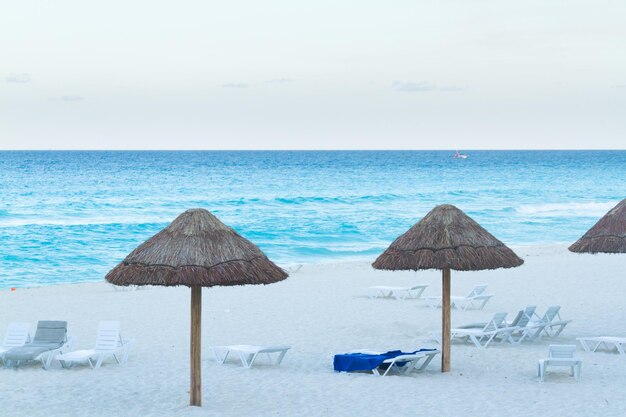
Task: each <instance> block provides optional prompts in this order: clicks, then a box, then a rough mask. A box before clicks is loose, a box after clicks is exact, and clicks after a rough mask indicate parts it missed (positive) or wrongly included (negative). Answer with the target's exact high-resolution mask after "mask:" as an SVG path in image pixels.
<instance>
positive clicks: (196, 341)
mask: <svg viewBox="0 0 626 417" xmlns="http://www.w3.org/2000/svg"><path fill="white" fill-rule="evenodd" d="M201 323H202V287H201V286H199V285H195V286H193V287H191V338H190V343H189V345H190V354H191V362H190V375H191V387H190V389H189V405H191V406H197V407H201V406H202V377H201V373H200V367H201V363H200V349H201V347H200V335H201V333H200V332H201V329H202V326H201Z"/></svg>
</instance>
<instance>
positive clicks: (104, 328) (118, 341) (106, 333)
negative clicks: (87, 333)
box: [55, 321, 132, 369]
mask: <svg viewBox="0 0 626 417" xmlns="http://www.w3.org/2000/svg"><path fill="white" fill-rule="evenodd" d="M131 345H132V341H131V340H130V339H122V336H121V334H120V322H119V321H101V322H100V324H99V325H98V333H97V334H96V344H95V346H94V348H93V349H88V350H75V351H72V352H67V353H63V354H60V355H57V356H55V359H56V360H58V361H59V362H60V363H61V366H63V367H64V368H70V367H71V366H72V365H74V364H75V363H89V366H91V369H98V368H100V366H101V365H102V362H103V361H104V360H105V359H107V358H108V357H111V356H112V357H113V358H115V360H116V362H117V363H118V364H123V363H126V361H127V360H128V353H129V351H130V347H131Z"/></svg>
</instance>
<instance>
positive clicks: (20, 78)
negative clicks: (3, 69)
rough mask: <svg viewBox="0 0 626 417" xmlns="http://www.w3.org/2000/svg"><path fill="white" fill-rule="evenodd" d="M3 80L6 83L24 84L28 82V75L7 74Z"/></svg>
mask: <svg viewBox="0 0 626 417" xmlns="http://www.w3.org/2000/svg"><path fill="white" fill-rule="evenodd" d="M4 80H5V81H6V82H8V83H17V84H26V83H29V82H30V75H28V74H26V73H21V74H9V75H8V76H6V77H5V78H4Z"/></svg>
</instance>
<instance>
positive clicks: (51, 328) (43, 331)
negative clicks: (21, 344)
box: [33, 320, 67, 344]
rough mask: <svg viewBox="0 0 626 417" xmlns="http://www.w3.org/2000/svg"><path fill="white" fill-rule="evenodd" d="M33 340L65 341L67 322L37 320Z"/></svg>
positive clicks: (43, 341) (42, 341)
mask: <svg viewBox="0 0 626 417" xmlns="http://www.w3.org/2000/svg"><path fill="white" fill-rule="evenodd" d="M33 341H34V342H40V343H59V344H63V343H65V342H66V341H67V322H66V321H45V320H41V321H39V322H38V323H37V331H36V332H35V338H34V339H33Z"/></svg>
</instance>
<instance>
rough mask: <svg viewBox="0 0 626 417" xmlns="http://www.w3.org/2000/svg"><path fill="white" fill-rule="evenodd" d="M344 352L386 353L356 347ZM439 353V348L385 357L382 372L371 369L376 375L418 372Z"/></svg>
mask: <svg viewBox="0 0 626 417" xmlns="http://www.w3.org/2000/svg"><path fill="white" fill-rule="evenodd" d="M346 353H365V354H368V355H381V354H383V353H386V351H379V350H370V349H358V350H352V351H350V352H346ZM440 353H441V350H439V349H433V350H426V351H423V352H416V353H412V354H410V355H399V356H396V357H394V358H391V359H385V360H384V361H383V364H384V367H383V368H382V369H384V372H383V373H381V372H380V371H381V370H382V369H380V370H379V369H378V368H374V369H372V373H373V374H374V375H377V376H386V375H387V374H389V372H392V371H394V372H397V373H398V374H401V375H409V374H410V373H411V372H419V371H423V370H424V369H426V367H427V366H428V364H430V362H431V361H432V360H433V358H434V357H435V356H437V355H438V354H440Z"/></svg>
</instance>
